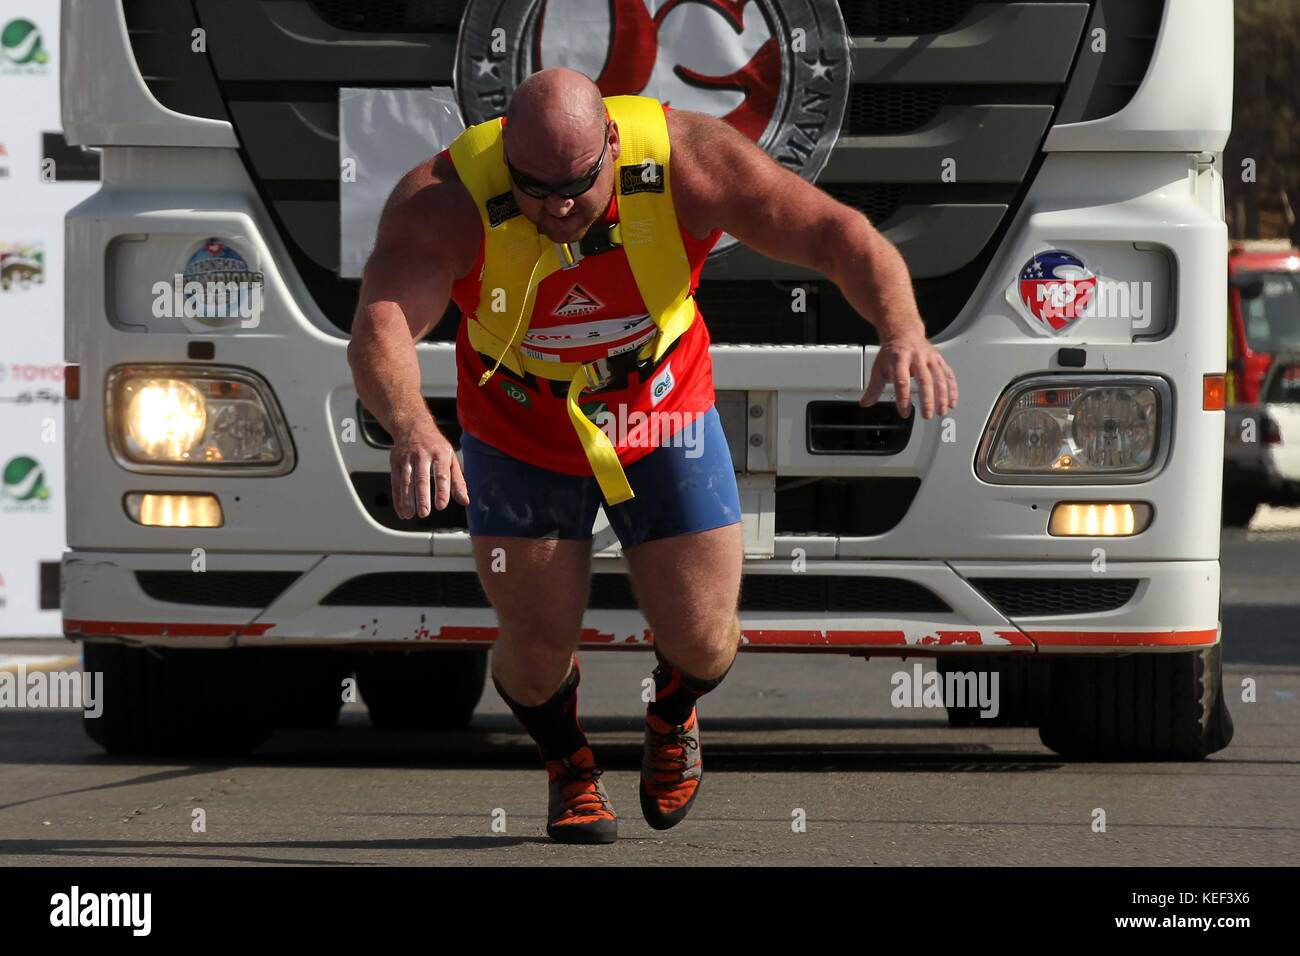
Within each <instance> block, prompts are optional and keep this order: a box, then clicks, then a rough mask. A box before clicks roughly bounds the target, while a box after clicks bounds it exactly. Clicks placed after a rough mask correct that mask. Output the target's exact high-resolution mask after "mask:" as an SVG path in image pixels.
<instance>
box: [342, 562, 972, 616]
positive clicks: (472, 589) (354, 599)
mask: <svg viewBox="0 0 1300 956" xmlns="http://www.w3.org/2000/svg"><path fill="white" fill-rule="evenodd" d="M321 604H322V605H327V606H346V607H487V606H488V600H487V597H486V595H484V594H483V590H482V587H481V586H480V585H479V581H478V575H477V574H475V573H474V572H472V571H453V572H447V573H440V572H436V571H392V572H381V573H376V574H363V575H360V576H358V577H355V578H352V579H351V580H349V581H345V582H344V583H343V584H340V585H339V586H338V587H336V588H335V589H334V590H333V591H331V592H330V593H329V594H328V595H326V596H325V598H324V599H323V600H322V601H321ZM587 606H588V607H590V608H592V609H596V610H620V611H634V610H636V609H637V602H636V596H635V595H634V594H633V591H632V584H631V580H630V579H629V578H628V577H627V576H626V575H623V574H594V575H592V578H591V598H590V600H589V602H588V605H587ZM740 610H741V611H796V612H797V611H803V612H811V613H820V612H827V613H855V612H856V613H863V614H905V613H916V614H926V613H933V614H949V613H951V612H952V608H950V607H949V606H948V605H947V603H946V602H944V600H943V599H942V598H940V597H939V596H938V595H937V594H935V593H934V592H933V591H931V590H929V589H928V588H926V587H924V586H922V585H920V584H917V583H915V582H913V581H907V580H904V579H902V578H886V577H854V576H845V575H829V574H828V575H817V574H796V575H768V574H747V575H745V576H744V578H742V579H741V592H740Z"/></svg>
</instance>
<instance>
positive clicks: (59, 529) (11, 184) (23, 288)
mask: <svg viewBox="0 0 1300 956" xmlns="http://www.w3.org/2000/svg"><path fill="white" fill-rule="evenodd" d="M58 54H59V0H21V2H15V0H4V3H3V4H2V5H0V637H48V636H54V635H58V634H61V633H62V622H61V620H60V615H59V611H58V597H59V595H58V587H57V582H58V577H57V567H58V562H59V558H60V556H61V555H62V553H63V550H64V542H65V540H66V539H65V534H64V501H63V487H64V482H63V215H64V213H65V212H66V211H67V210H68V209H69V208H70V207H72V206H74V205H75V204H77V203H78V202H80V201H81V200H82V199H84V198H86V197H87V196H88V195H90V194H91V193H92V192H94V191H95V189H96V188H98V186H97V184H96V183H95V182H94V181H93V179H94V178H97V175H98V174H97V172H95V171H94V169H93V167H94V166H96V165H97V163H95V162H94V161H95V160H96V159H97V154H91V155H90V156H89V160H90V161H91V162H90V163H88V162H87V160H88V157H87V156H86V155H85V154H84V153H83V152H82V151H80V150H69V149H67V147H66V146H65V145H64V143H63V138H62V135H61V133H60V121H59V62H58ZM87 165H90V166H92V169H91V170H90V171H88V170H87V169H86V167H87ZM87 178H89V179H91V180H92V181H87Z"/></svg>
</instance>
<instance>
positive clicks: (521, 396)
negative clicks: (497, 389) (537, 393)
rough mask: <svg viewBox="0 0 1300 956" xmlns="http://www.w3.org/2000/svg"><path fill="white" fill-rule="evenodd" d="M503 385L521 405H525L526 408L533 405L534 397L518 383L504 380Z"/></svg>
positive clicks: (507, 392) (508, 393)
mask: <svg viewBox="0 0 1300 956" xmlns="http://www.w3.org/2000/svg"><path fill="white" fill-rule="evenodd" d="M501 387H502V388H503V389H504V390H505V393H506V394H507V395H509V396H510V397H511V398H513V399H514V400H515V401H516V402H518V403H519V404H520V405H522V406H524V408H531V407H532V404H533V403H532V399H530V398H529V397H528V393H527V392H525V391H524V390H523V389H522V388H520V387H519V386H518V385H516V384H515V383H514V382H507V381H502V382H501Z"/></svg>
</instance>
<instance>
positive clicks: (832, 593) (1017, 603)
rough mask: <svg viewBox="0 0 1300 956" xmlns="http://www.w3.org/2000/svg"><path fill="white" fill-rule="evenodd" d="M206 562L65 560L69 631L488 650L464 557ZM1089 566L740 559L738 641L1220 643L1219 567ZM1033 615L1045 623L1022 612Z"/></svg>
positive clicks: (608, 624)
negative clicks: (201, 566)
mask: <svg viewBox="0 0 1300 956" xmlns="http://www.w3.org/2000/svg"><path fill="white" fill-rule="evenodd" d="M207 561H208V567H207V569H206V570H204V571H196V570H192V569H191V557H190V555H189V554H188V553H181V554H178V553H168V554H163V553H150V552H131V553H109V552H90V551H70V552H67V553H66V554H65V555H64V559H63V575H62V580H63V596H62V601H63V605H62V606H63V613H64V633H65V635H66V636H68V637H69V638H73V639H78V640H81V639H84V640H119V641H126V642H129V643H133V644H142V645H155V646H173V647H233V646H236V645H238V646H245V647H252V646H278V647H285V646H304V647H306V646H339V647H343V646H348V647H366V646H375V647H380V646H394V645H401V646H404V647H414V646H428V647H438V646H449V645H458V646H464V645H483V646H488V645H491V644H492V642H493V641H494V640H495V638H496V618H495V615H494V613H493V611H492V609H491V607H490V606H488V604H487V601H486V599H484V597H483V595H482V592H481V590H480V589H479V587H478V583H477V577H476V575H475V572H474V570H473V568H472V566H471V565H468V564H467V562H466V561H465V560H464V559H458V558H430V557H411V556H402V555H360V554H328V555H321V554H315V555H313V554H283V555H267V554H238V553H220V554H216V553H212V554H209V555H208V556H207ZM595 565H596V567H595V573H594V575H593V587H592V606H591V609H590V610H589V611H588V612H587V614H586V615H585V616H584V619H583V631H582V637H581V646H583V647H605V648H645V647H649V646H650V645H651V644H652V643H653V637H652V635H651V632H650V629H649V627H648V626H647V625H646V622H645V620H644V618H643V617H642V616H641V614H640V612H639V611H637V610H636V605H635V603H634V601H633V600H632V598H631V590H630V588H628V587H627V581H626V571H627V568H626V564H625V562H624V561H623V560H622V559H598V560H597V561H596V562H595ZM1102 567H1104V570H1098V568H1097V566H1096V565H1095V564H1090V563H1088V562H1078V561H1075V562H1068V563H1067V562H1055V563H1054V562H1039V563H1032V564H1030V563H1021V562H1000V561H965V562H944V561H899V562H889V561H852V560H836V561H807V562H806V564H805V565H804V566H803V569H802V570H801V571H797V572H794V573H792V567H791V562H790V561H788V560H781V559H776V560H768V561H749V562H746V565H745V581H744V586H743V591H742V600H741V610H740V619H741V625H742V639H743V646H744V647H745V649H747V650H774V651H819V652H832V653H833V652H838V653H848V654H858V655H861V654H872V655H893V656H903V655H913V654H919V655H932V654H940V653H944V654H946V653H990V652H996V653H999V654H1001V653H1029V654H1032V653H1036V652H1042V653H1070V654H1079V653H1086V654H1107V653H1131V652H1134V651H1143V652H1146V651H1167V650H1169V651H1172V650H1180V649H1189V648H1193V647H1206V646H1211V645H1213V644H1216V643H1217V642H1218V640H1219V634H1220V626H1219V563H1218V562H1217V561H1162V562H1125V563H1120V562H1111V563H1110V564H1109V565H1102ZM250 605H252V606H250ZM768 607H770V608H772V609H771V610H767V609H766V608H768ZM778 608H779V609H778ZM1044 611H1046V612H1052V613H1036V612H1044ZM1027 612H1030V613H1027Z"/></svg>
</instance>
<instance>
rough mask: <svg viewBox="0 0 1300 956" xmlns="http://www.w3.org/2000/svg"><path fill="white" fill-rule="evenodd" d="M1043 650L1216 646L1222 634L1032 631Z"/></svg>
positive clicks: (1031, 634) (1210, 630) (1194, 632)
mask: <svg viewBox="0 0 1300 956" xmlns="http://www.w3.org/2000/svg"><path fill="white" fill-rule="evenodd" d="M1027 633H1028V634H1029V636H1030V637H1031V638H1033V640H1034V642H1035V643H1036V644H1038V645H1039V646H1040V647H1166V646H1171V645H1177V646H1182V645H1197V644H1213V643H1214V642H1215V640H1217V638H1218V634H1219V632H1218V630H1217V629H1215V628H1210V629H1208V630H1200V631H1173V630H1170V631H1028V632H1027Z"/></svg>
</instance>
